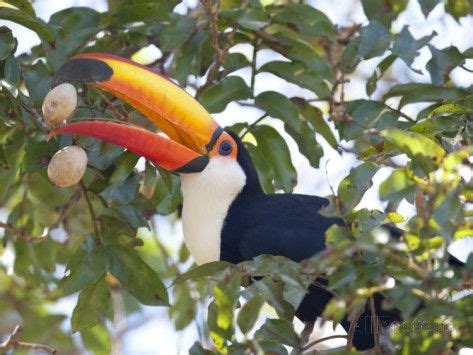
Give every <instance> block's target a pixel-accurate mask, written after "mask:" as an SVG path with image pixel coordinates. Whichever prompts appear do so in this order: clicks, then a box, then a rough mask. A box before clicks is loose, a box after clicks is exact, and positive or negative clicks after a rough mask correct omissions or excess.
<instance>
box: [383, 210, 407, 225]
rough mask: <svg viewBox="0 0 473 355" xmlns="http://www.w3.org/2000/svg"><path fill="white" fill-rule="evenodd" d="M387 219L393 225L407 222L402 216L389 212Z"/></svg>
mask: <svg viewBox="0 0 473 355" xmlns="http://www.w3.org/2000/svg"><path fill="white" fill-rule="evenodd" d="M386 217H387V219H388V220H389V222H391V223H402V222H405V221H406V219H405V218H404V217H403V216H402V214H400V213H397V212H389V213H387V214H386Z"/></svg>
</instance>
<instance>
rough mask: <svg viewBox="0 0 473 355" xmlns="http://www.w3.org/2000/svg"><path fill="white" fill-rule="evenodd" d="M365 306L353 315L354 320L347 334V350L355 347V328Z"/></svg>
mask: <svg viewBox="0 0 473 355" xmlns="http://www.w3.org/2000/svg"><path fill="white" fill-rule="evenodd" d="M365 306H366V305H363V307H361V308H360V310H359V311H358V312H356V314H355V316H354V317H353V320H352V321H351V323H350V328H349V329H348V335H347V339H348V340H347V350H350V349H351V348H352V347H353V336H354V335H355V330H356V326H357V325H358V320H359V319H360V317H361V315H362V314H363V312H364V311H365Z"/></svg>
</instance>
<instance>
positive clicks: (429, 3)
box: [419, 0, 442, 17]
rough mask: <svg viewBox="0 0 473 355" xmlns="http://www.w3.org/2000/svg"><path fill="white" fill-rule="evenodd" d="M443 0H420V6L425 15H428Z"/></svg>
mask: <svg viewBox="0 0 473 355" xmlns="http://www.w3.org/2000/svg"><path fill="white" fill-rule="evenodd" d="M441 1H442V0H419V4H420V8H421V9H422V12H423V13H424V16H425V17H427V16H428V15H429V14H430V12H431V11H432V10H433V9H434V7H435V6H437V5H438V4H439V3H440V2H441Z"/></svg>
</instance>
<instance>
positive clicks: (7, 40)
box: [0, 26, 16, 60]
mask: <svg viewBox="0 0 473 355" xmlns="http://www.w3.org/2000/svg"><path fill="white" fill-rule="evenodd" d="M15 48H16V40H15V38H14V37H13V35H12V32H11V30H10V29H9V28H8V27H6V26H2V27H0V60H4V59H6V58H7V57H8V56H9V55H10V53H12V52H13V50H14V49H15Z"/></svg>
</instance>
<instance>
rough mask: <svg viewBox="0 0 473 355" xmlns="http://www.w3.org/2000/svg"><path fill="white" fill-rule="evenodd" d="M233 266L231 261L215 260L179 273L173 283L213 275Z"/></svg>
mask: <svg viewBox="0 0 473 355" xmlns="http://www.w3.org/2000/svg"><path fill="white" fill-rule="evenodd" d="M230 266H232V264H231V263H228V262H226V261H213V262H210V263H206V264H203V265H200V266H197V267H195V268H193V269H190V270H189V271H187V272H185V273H183V274H182V275H179V276H178V277H177V278H176V279H175V280H174V281H173V285H176V284H180V283H182V282H184V281H187V280H196V279H198V278H202V277H208V276H211V275H213V274H215V273H217V272H219V271H223V270H225V269H227V268H228V267H230Z"/></svg>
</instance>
